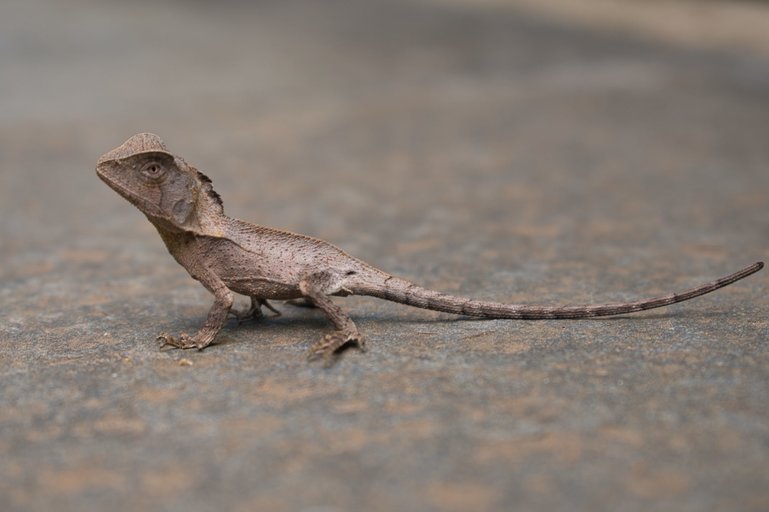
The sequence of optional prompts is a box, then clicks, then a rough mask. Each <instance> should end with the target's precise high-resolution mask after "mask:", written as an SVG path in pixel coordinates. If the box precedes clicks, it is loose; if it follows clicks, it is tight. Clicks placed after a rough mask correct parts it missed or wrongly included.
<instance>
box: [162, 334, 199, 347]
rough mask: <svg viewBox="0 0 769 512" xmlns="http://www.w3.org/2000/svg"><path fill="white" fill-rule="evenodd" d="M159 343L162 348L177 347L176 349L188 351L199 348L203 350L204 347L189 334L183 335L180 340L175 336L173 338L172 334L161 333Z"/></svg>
mask: <svg viewBox="0 0 769 512" xmlns="http://www.w3.org/2000/svg"><path fill="white" fill-rule="evenodd" d="M157 341H159V342H161V343H160V348H161V349H162V348H164V347H175V348H181V349H187V348H197V349H199V350H200V349H203V347H202V346H200V345H199V344H198V343H197V342H196V341H195V340H194V339H193V338H192V337H191V336H189V335H187V334H181V335H180V336H179V337H178V338H177V337H175V336H171V335H170V334H166V333H164V332H163V333H160V334H158V337H157Z"/></svg>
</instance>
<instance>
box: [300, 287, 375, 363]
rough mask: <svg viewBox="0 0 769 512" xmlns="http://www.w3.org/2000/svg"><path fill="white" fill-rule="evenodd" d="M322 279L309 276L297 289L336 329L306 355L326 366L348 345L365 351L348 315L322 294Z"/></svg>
mask: <svg viewBox="0 0 769 512" xmlns="http://www.w3.org/2000/svg"><path fill="white" fill-rule="evenodd" d="M323 277H324V276H316V275H313V276H310V277H308V278H306V279H304V280H303V281H302V282H301V283H300V284H299V288H300V290H301V291H302V293H303V294H304V296H305V297H306V298H307V299H308V300H309V301H310V302H312V304H313V305H315V306H317V307H318V308H320V310H321V311H323V312H324V313H325V314H326V316H327V317H328V319H329V320H331V322H332V323H333V324H334V327H336V330H335V331H334V332H332V333H329V334H326V335H325V336H323V337H322V338H321V339H320V340H318V341H317V342H315V343H313V344H312V345H311V346H310V350H309V354H308V355H307V357H308V359H310V360H312V359H317V358H319V357H322V358H323V359H324V360H325V361H326V363H327V364H328V363H329V362H330V361H331V358H332V356H333V355H334V354H335V353H336V352H337V351H339V350H340V349H342V348H344V347H345V346H347V345H348V344H351V343H354V344H357V346H358V348H360V349H361V350H365V342H364V341H363V337H362V336H361V335H360V332H358V327H357V326H356V325H355V323H354V322H353V321H352V319H351V318H350V317H349V315H348V314H347V313H345V311H344V310H343V309H342V308H341V307H339V306H337V305H336V304H335V303H334V302H333V301H332V300H331V298H330V297H329V296H328V295H326V294H325V293H323V291H322V290H323V282H324V279H323Z"/></svg>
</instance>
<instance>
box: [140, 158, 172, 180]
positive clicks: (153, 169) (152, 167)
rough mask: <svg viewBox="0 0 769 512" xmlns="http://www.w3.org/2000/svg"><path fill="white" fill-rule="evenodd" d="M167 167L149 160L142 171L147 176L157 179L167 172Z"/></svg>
mask: <svg viewBox="0 0 769 512" xmlns="http://www.w3.org/2000/svg"><path fill="white" fill-rule="evenodd" d="M165 172H166V170H165V168H164V167H163V166H162V165H160V163H158V162H149V163H148V164H146V165H145V166H144V167H142V168H141V173H142V174H143V175H145V176H146V177H148V178H150V179H153V180H156V179H158V178H160V177H162V176H163V175H164V174H165Z"/></svg>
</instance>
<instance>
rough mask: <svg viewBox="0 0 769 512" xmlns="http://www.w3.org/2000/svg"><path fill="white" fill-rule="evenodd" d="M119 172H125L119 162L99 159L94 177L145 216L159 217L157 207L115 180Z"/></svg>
mask: <svg viewBox="0 0 769 512" xmlns="http://www.w3.org/2000/svg"><path fill="white" fill-rule="evenodd" d="M121 172H126V168H125V166H124V165H123V164H122V163H121V162H120V160H111V159H110V160H107V159H104V160H102V159H100V160H99V162H98V163H97V164H96V175H97V176H98V177H99V179H101V180H102V181H103V182H104V183H106V184H107V186H108V187H109V188H111V189H112V190H114V191H115V192H117V193H118V194H120V195H121V196H122V197H123V198H124V199H126V200H127V201H128V202H129V203H131V204H133V205H136V206H137V207H138V208H139V209H140V210H141V211H142V212H144V213H145V214H146V215H154V216H160V213H161V212H160V209H159V208H158V207H157V205H155V204H153V203H151V202H149V201H147V200H146V199H145V198H142V197H141V196H139V195H138V194H136V193H135V192H133V191H132V190H131V189H130V188H128V187H127V186H125V185H124V184H123V183H122V182H121V180H119V179H115V176H114V175H115V174H120V173H121Z"/></svg>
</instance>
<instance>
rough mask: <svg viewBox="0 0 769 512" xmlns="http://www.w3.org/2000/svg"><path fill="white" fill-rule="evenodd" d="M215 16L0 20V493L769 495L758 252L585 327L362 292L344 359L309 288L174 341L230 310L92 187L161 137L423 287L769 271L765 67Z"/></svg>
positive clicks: (730, 501) (238, 10)
mask: <svg viewBox="0 0 769 512" xmlns="http://www.w3.org/2000/svg"><path fill="white" fill-rule="evenodd" d="M495 4H499V2H495ZM213 5H214V4H213V3H212V4H211V6H209V4H208V3H204V2H188V3H176V4H174V3H155V2H146V3H139V2H131V3H117V2H115V3H111V4H105V3H104V2H90V1H86V0H67V1H61V2H53V1H50V2H45V1H36V2H15V3H14V2H11V3H6V4H4V5H3V7H1V8H0V14H2V15H1V16H0V69H2V72H1V73H0V244H1V245H0V261H2V267H0V279H1V283H2V286H1V287H0V311H1V313H0V315H1V317H0V318H1V320H0V509H2V510H3V511H16V510H19V511H20V510H25V511H26V510H59V511H83V510H111V511H114V512H118V511H124V510H125V511H128V510H148V509H149V510H180V511H181V510H242V511H246V510H306V511H320V510H323V511H335V510H495V509H496V510H503V509H506V510H512V509H518V510H537V509H538V510H585V511H587V510H629V511H634V510H639V511H640V510H644V511H646V510H681V511H703V510H767V509H769V472H767V467H769V344H768V343H767V341H766V340H767V338H769V319H768V317H767V312H768V311H769V298H767V286H768V285H769V281H767V279H769V277H768V276H769V274H768V273H767V272H766V271H764V272H763V273H761V274H758V275H756V276H754V277H752V278H751V279H749V280H746V281H745V282H742V283H739V284H737V285H735V286H732V287H730V288H728V289H725V290H722V291H720V292H718V293H717V294H713V295H711V296H707V297H704V298H701V299H698V300H697V301H694V302H691V303H687V304H682V305H677V306H675V307H671V308H669V309H666V310H658V311H654V312H647V313H645V314H640V315H636V316H627V317H621V318H616V319H606V320H592V321H578V322H571V321H560V322H550V321H540V322H510V321H468V320H464V319H456V318H453V317H450V316H448V315H442V314H433V313H430V312H423V311H419V310H413V309H409V308H405V307H401V306H397V305H392V304H388V303H385V302H381V301H375V300H370V299H358V298H354V299H346V300H344V304H345V306H346V307H348V308H349V309H350V310H352V311H353V314H354V318H355V319H356V320H357V321H358V323H359V326H360V328H361V330H362V331H363V332H364V333H365V334H366V335H367V339H368V346H369V352H368V353H366V354H362V353H359V352H357V351H355V350H350V351H347V352H346V353H345V354H343V356H342V357H341V359H340V360H339V361H338V362H337V364H336V365H334V366H333V367H332V368H323V367H322V365H320V364H308V363H307V362H306V361H305V351H306V349H307V347H308V345H309V344H310V343H311V342H313V341H314V340H315V339H317V337H319V336H320V335H321V334H322V333H324V332H326V331H327V329H328V328H329V326H328V325H327V323H326V321H325V320H324V319H323V318H322V316H321V315H320V314H319V313H318V312H316V311H308V310H304V309H296V308H292V307H289V306H280V307H281V309H283V311H284V314H283V316H282V317H280V318H271V319H269V320H267V321H264V322H262V323H260V324H247V325H242V326H237V325H236V324H235V322H233V323H231V324H229V325H228V326H227V328H226V329H225V330H224V331H223V333H222V335H221V336H220V338H219V343H218V344H217V345H215V346H212V347H210V348H209V349H207V350H205V351H204V352H201V353H198V352H184V353H182V352H180V351H164V352H161V351H159V350H158V347H157V345H156V343H155V341H154V338H155V335H156V334H157V333H158V332H160V331H168V332H172V333H173V332H180V331H188V332H189V331H194V330H195V329H196V328H197V327H198V326H199V325H200V323H201V322H202V320H203V318H204V316H205V313H206V311H207V309H208V307H209V305H210V300H211V299H210V296H209V295H208V294H207V292H205V291H204V290H203V289H202V287H201V286H200V285H199V284H198V283H196V282H194V281H193V280H192V279H190V278H189V277H188V276H187V275H186V273H185V272H184V270H183V269H182V268H181V267H179V266H178V265H176V263H175V262H174V261H173V260H172V259H171V258H170V257H169V256H168V254H167V253H166V250H165V248H164V247H163V246H162V243H161V241H160V239H159V238H158V236H157V234H156V233H155V232H154V231H153V229H152V227H151V226H150V224H149V223H148V222H147V221H146V219H144V217H143V216H142V215H141V214H140V213H139V212H138V211H136V210H135V209H133V207H131V206H130V205H129V204H128V203H126V202H125V201H123V200H122V199H121V198H119V197H118V196H117V195H116V194H114V193H113V192H112V191H111V190H109V189H108V188H107V187H106V186H104V185H103V184H102V183H101V182H99V181H98V180H97V178H96V176H95V174H94V172H93V166H94V164H95V161H96V159H97V157H98V156H99V155H100V154H101V153H102V152H104V151H106V150H108V149H110V148H112V147H114V146H116V145H117V144H119V143H121V142H122V141H123V140H125V139H126V138H128V137H129V136H130V135H132V134H133V133H136V132H139V131H153V132H156V133H158V134H160V135H161V136H162V137H163V138H165V139H166V141H167V143H168V144H169V147H170V148H171V149H172V150H173V151H175V152H178V153H179V154H182V155H184V157H185V158H186V159H187V160H188V161H190V162H191V163H193V164H195V165H197V166H199V167H200V168H201V169H203V170H205V171H206V172H207V173H208V174H209V175H210V176H211V177H212V178H213V179H214V183H215V186H216V188H217V190H218V191H219V192H220V193H221V195H222V196H223V197H224V200H225V207H226V209H227V211H228V212H229V213H230V214H232V215H234V216H237V217H240V218H244V219H248V220H251V221H257V222H260V223H264V224H267V225H271V226H276V227H283V228H287V229H292V230H295V231H301V232H304V233H307V234H311V235H315V236H319V237H322V238H325V239H328V240H330V241H333V242H334V243H336V244H338V245H340V246H342V247H343V248H345V249H347V250H348V251H349V252H351V253H353V254H355V255H357V256H359V257H362V258H363V259H366V260H369V261H371V262H372V263H375V264H376V265H378V266H380V267H382V268H384V269H387V270H388V271H391V272H393V273H396V274H400V275H403V276H405V277H408V278H411V279H414V280H417V281H419V282H420V283H423V284H426V285H429V286H431V287H435V288H438V289H441V290H445V291H450V292H455V293H462V294H468V295H473V296H478V297H483V298H490V299H497V300H504V301H525V302H540V303H543V302H544V303H551V302H577V303H584V302H593V301H604V300H610V301H619V300H624V299H631V298H636V297H639V296H641V295H647V294H651V293H658V292H663V291H668V290H669V289H671V288H686V287H688V286H691V285H694V284H697V283H699V282H700V281H706V280H709V279H711V278H714V277H716V276H718V275H720V274H725V273H728V272H731V271H733V270H736V269H737V268H738V267H740V266H742V265H745V264H748V263H751V262H753V261H755V260H759V259H767V256H769V206H768V205H769V172H767V164H768V163H769V144H767V133H769V59H767V58H766V57H762V56H761V55H759V54H749V53H747V52H745V53H743V52H737V51H733V50H731V49H729V48H725V49H724V50H723V51H719V50H717V49H714V48H713V47H712V46H708V47H707V48H705V47H703V49H697V47H696V44H694V45H690V44H688V45H685V46H676V45H675V43H674V42H671V41H667V40H666V41H664V42H663V41H662V40H660V41H655V40H654V38H653V37H650V38H647V39H644V38H643V37H639V36H638V34H633V35H632V36H626V35H624V31H623V30H611V29H607V30H606V31H600V30H599V31H593V30H592V29H591V31H588V30H587V29H586V28H584V26H582V25H575V26H574V28H570V25H569V24H568V23H567V22H566V21H564V20H563V19H562V20H560V21H558V22H554V21H548V20H547V19H544V18H542V17H539V15H537V14H532V13H531V12H529V11H526V10H522V11H519V10H517V9H516V8H507V7H505V8H502V7H499V6H498V5H497V6H496V7H494V6H493V5H492V6H490V5H484V6H482V7H481V6H475V5H476V4H474V3H472V2H467V3H464V2H459V1H452V2H398V1H395V2H392V1H391V2H383V3H374V2H339V1H330V2H312V1H309V0H308V1H307V2H290V3H288V2H278V1H276V2H262V3H260V5H259V6H258V7H253V6H250V4H248V3H243V4H241V3H237V2H226V3H217V4H216V5H217V7H215V8H214V7H213ZM580 27H581V28H580ZM749 55H750V56H749ZM241 305H243V304H241ZM183 359H186V360H187V361H186V362H184V361H183Z"/></svg>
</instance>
